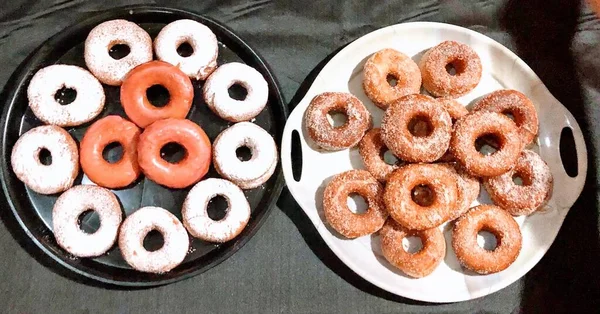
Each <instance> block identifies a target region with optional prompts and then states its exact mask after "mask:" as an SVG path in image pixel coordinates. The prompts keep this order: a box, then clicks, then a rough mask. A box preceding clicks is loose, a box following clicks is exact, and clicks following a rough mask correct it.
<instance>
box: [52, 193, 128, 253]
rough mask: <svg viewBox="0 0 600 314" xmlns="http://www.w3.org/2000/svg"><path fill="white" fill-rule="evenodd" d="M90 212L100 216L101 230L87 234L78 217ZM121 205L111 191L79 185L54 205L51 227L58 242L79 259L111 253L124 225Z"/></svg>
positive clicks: (63, 195)
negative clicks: (110, 250)
mask: <svg viewBox="0 0 600 314" xmlns="http://www.w3.org/2000/svg"><path fill="white" fill-rule="evenodd" d="M88 210H93V211H95V212H96V213H97V214H98V216H99V217H100V228H98V230H96V232H94V233H91V234H89V233H86V232H84V231H83V230H81V228H80V226H79V222H78V220H79V216H80V215H81V214H83V213H84V212H86V211H88ZM121 219H122V213H121V206H120V205H119V201H118V200H117V197H116V196H115V195H114V194H113V193H112V192H110V191H109V190H107V189H105V188H102V187H99V186H95V185H77V186H74V187H72V188H70V189H68V190H67V191H66V192H65V193H63V194H62V195H61V196H60V197H59V198H58V199H57V200H56V203H54V208H53V209H52V227H53V229H54V237H55V238H56V242H57V243H58V245H60V246H61V247H62V248H63V249H65V250H67V251H68V252H69V253H71V254H73V255H75V256H79V257H91V256H99V255H102V254H104V253H106V251H108V250H109V249H110V248H111V247H112V246H113V244H114V243H115V240H116V239H117V232H118V231H119V225H121Z"/></svg>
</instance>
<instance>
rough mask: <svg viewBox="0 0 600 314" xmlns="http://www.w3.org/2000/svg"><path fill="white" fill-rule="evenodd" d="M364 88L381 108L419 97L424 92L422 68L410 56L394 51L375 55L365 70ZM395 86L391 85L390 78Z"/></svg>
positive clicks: (388, 50) (384, 50) (381, 51)
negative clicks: (413, 96) (405, 99)
mask: <svg viewBox="0 0 600 314" xmlns="http://www.w3.org/2000/svg"><path fill="white" fill-rule="evenodd" d="M363 73H364V79H363V89H364V90H365V94H366V95H367V97H369V99H371V100H372V101H373V103H374V104H375V105H377V106H378V107H379V108H381V109H386V108H387V106H388V104H389V103H390V102H392V101H394V100H396V99H398V98H400V97H402V96H406V95H410V94H418V93H419V92H420V90H421V71H420V70H419V66H418V65H417V64H416V63H415V62H414V61H413V60H412V59H411V58H410V57H409V56H407V55H405V54H403V53H402V52H399V51H397V50H394V49H390V48H387V49H382V50H380V51H378V52H376V53H374V54H373V55H372V56H371V57H370V58H369V59H368V60H367V62H366V63H365V66H364V68H363ZM389 77H392V78H393V79H394V80H395V81H396V83H395V85H390V83H389V82H388V78H389Z"/></svg>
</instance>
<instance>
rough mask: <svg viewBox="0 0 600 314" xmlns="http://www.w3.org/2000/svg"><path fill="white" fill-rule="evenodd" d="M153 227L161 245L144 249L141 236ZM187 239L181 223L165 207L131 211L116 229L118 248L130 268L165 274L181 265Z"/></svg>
mask: <svg viewBox="0 0 600 314" xmlns="http://www.w3.org/2000/svg"><path fill="white" fill-rule="evenodd" d="M152 230H156V231H158V232H160V233H161V235H162V237H163V242H164V243H163V246H162V247H161V248H160V249H158V250H156V251H148V250H146V249H145V248H144V238H145V237H146V235H148V233H149V232H150V231H152ZM189 243H190V239H189V238H188V234H187V232H186V231H185V228H184V227H183V225H182V224H181V222H180V221H179V220H178V219H177V217H175V216H174V215H173V214H171V213H170V212H168V211H167V210H166V209H164V208H160V207H154V206H147V207H142V208H140V209H138V210H136V211H135V212H134V213H133V214H130V215H129V216H128V217H127V218H126V219H125V221H124V222H123V224H122V225H121V228H120V230H119V249H120V250H121V254H122V255H123V258H124V259H125V261H126V262H127V264H129V266H131V267H132V268H133V269H136V270H138V271H142V272H147V273H165V272H168V271H170V270H171V269H173V268H175V267H177V265H179V264H181V262H182V261H183V259H184V258H185V256H186V255H187V252H188V248H189Z"/></svg>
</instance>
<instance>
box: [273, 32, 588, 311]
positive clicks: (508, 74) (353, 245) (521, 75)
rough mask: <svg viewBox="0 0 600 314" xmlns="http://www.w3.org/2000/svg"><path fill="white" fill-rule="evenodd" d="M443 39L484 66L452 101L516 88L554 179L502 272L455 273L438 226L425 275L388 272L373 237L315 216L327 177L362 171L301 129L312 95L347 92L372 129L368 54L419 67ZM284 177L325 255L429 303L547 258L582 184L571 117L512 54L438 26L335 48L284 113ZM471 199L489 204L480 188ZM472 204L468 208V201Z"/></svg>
mask: <svg viewBox="0 0 600 314" xmlns="http://www.w3.org/2000/svg"><path fill="white" fill-rule="evenodd" d="M444 40H455V41H459V42H462V43H465V44H467V45H469V46H471V47H472V48H473V49H475V51H476V52H477V53H478V54H479V56H480V58H481V62H482V65H483V75H482V79H481V82H480V83H479V85H478V86H477V88H475V90H473V91H472V92H470V93H469V94H468V95H466V96H464V97H461V98H459V99H458V100H459V101H460V102H461V103H462V104H464V105H468V104H470V103H471V102H472V101H473V100H475V99H478V98H480V97H481V96H482V95H485V94H487V93H489V92H492V91H494V90H497V89H501V88H509V89H516V90H518V91H521V92H522V93H524V94H525V95H527V96H528V97H529V98H530V99H531V100H532V101H533V103H534V104H535V106H536V109H537V111H538V115H539V121H540V128H539V137H538V139H537V144H536V145H535V146H534V147H533V148H532V149H533V150H535V151H537V152H538V153H539V154H540V155H541V156H542V158H543V159H544V160H545V161H546V162H547V163H548V165H549V166H550V169H551V171H552V174H553V176H554V193H553V195H552V197H551V199H550V200H549V202H548V204H547V206H546V207H545V208H544V209H543V210H541V211H540V212H538V213H535V214H533V215H531V216H529V217H518V218H516V220H517V222H518V223H519V225H520V226H521V231H522V234H523V248H522V250H521V253H520V255H519V257H518V258H517V260H516V261H515V262H514V264H512V265H511V266H510V267H509V268H507V269H506V270H504V271H502V272H499V273H496V274H491V275H485V276H484V275H477V274H475V273H472V272H469V271H466V270H464V269H462V268H461V267H460V265H459V263H458V261H457V259H456V256H455V254H454V252H453V251H452V247H451V242H450V238H451V230H450V228H449V226H447V225H443V226H441V227H440V228H443V230H444V231H445V236H446V241H447V247H448V249H447V252H446V258H445V260H444V262H443V263H441V264H440V266H439V267H438V268H437V269H436V270H435V271H434V272H433V273H432V274H431V275H429V276H427V277H425V278H421V279H411V278H409V277H407V276H405V275H403V274H402V272H400V271H398V270H396V269H395V268H394V267H392V266H391V265H390V264H389V263H388V262H387V261H386V260H385V258H383V256H382V254H381V250H380V248H379V239H378V236H377V235H374V236H366V237H362V238H358V239H355V240H348V239H345V238H342V237H341V236H340V235H338V234H337V233H336V232H335V231H334V230H332V229H331V228H330V227H329V226H327V224H326V221H325V220H324V218H323V215H322V197H323V195H322V194H323V189H324V187H325V185H326V184H327V182H328V181H329V179H330V178H331V177H332V176H334V175H336V174H338V173H341V172H343V171H346V170H350V169H364V166H363V164H362V161H361V159H360V156H359V154H358V150H357V149H356V148H353V149H349V150H342V151H339V152H324V151H322V150H319V149H318V148H316V146H315V145H314V143H313V142H312V141H311V139H310V138H309V137H308V135H307V132H306V130H305V128H304V127H303V123H302V121H303V116H304V112H305V110H306V108H307V106H308V105H309V103H310V101H311V100H312V98H313V97H314V96H316V95H317V94H320V93H322V92H326V91H339V92H350V93H352V94H354V95H355V96H357V97H358V98H359V99H360V100H361V101H363V103H364V104H365V105H366V106H367V108H369V110H370V112H371V114H372V116H373V120H374V125H375V126H379V125H380V121H381V117H382V114H383V111H382V110H381V109H379V108H377V107H376V106H375V105H373V103H372V102H371V101H370V100H369V98H368V97H367V96H366V95H365V94H364V92H363V89H362V79H363V75H362V68H363V65H364V63H365V61H366V60H367V58H368V57H369V56H371V54H373V53H374V52H376V51H378V50H380V49H383V48H394V49H397V50H399V51H402V52H403V53H405V54H407V55H409V56H413V59H414V60H415V61H417V62H418V60H419V58H420V57H421V55H422V53H423V52H424V51H425V50H427V49H429V48H430V47H433V46H435V45H437V44H438V43H440V42H442V41H444ZM564 127H570V128H571V129H572V131H573V135H574V139H575V145H576V151H577V152H576V153H577V160H578V165H577V167H578V176H577V177H573V178H572V177H569V176H568V175H567V173H566V172H565V170H564V167H563V165H562V162H561V158H560V152H559V142H560V134H561V131H562V129H563V128H564ZM294 131H298V132H299V134H300V143H301V145H300V147H301V149H302V164H303V169H302V172H301V178H300V181H299V182H296V181H295V180H294V177H293V174H292V161H291V141H292V140H291V138H292V132H294ZM281 159H282V163H283V173H284V175H285V180H286V183H287V186H288V188H289V190H290V192H291V194H292V195H293V196H294V198H295V199H296V201H297V202H298V204H299V205H300V207H301V208H302V209H303V210H304V211H305V212H306V215H307V216H308V217H309V218H310V220H311V221H312V223H313V224H314V225H315V227H316V229H317V231H318V232H319V234H320V235H321V237H323V239H324V240H325V243H327V245H328V246H329V247H330V248H331V250H332V251H333V252H334V253H335V254H336V255H337V256H338V257H339V258H340V259H341V260H342V261H343V262H344V263H345V264H346V265H348V267H350V268H351V269H352V270H353V271H354V272H356V273H357V274H358V275H360V276H361V277H363V278H364V279H366V280H368V281H370V282H371V283H373V284H374V285H376V286H378V287H380V288H382V289H385V290H387V291H389V292H391V293H394V294H397V295H400V296H403V297H407V298H411V299H415V300H421V301H428V302H457V301H464V300H470V299H475V298H478V297H482V296H485V295H488V294H491V293H493V292H495V291H498V290H500V289H502V288H504V287H506V286H508V285H509V284H511V283H513V282H515V281H516V280H518V279H519V278H521V277H522V276H523V275H525V274H526V273H527V272H528V271H529V270H530V269H531V268H533V266H534V265H535V264H537V262H538V261H539V260H540V259H541V258H542V256H543V255H544V254H545V253H546V251H547V250H548V248H549V247H550V245H551V244H552V242H553V241H554V238H555V237H556V235H557V233H558V230H559V229H560V226H561V224H562V222H563V220H564V218H565V216H566V215H567V212H568V211H569V209H570V207H571V206H572V205H573V203H574V202H575V200H576V199H577V197H578V196H579V194H580V193H581V190H582V189H583V185H584V183H585V177H586V171H587V152H586V147H585V143H584V140H583V136H582V134H581V129H580V128H579V125H578V124H577V122H576V121H575V118H574V117H573V116H572V115H571V113H570V112H569V111H568V110H567V109H566V108H565V107H564V106H563V105H562V104H561V103H559V102H558V101H557V100H556V99H555V98H554V97H553V96H552V95H551V94H550V92H549V91H548V89H547V88H546V87H545V86H544V84H543V83H542V82H541V80H540V79H539V78H538V76H537V75H536V74H535V73H534V72H533V71H532V70H531V68H529V66H527V64H525V62H523V61H522V60H521V59H519V57H517V56H516V55H515V54H514V53H512V52H511V51H510V50H509V49H507V48H506V47H504V46H502V45H500V44H499V43H498V42H496V41H494V40H492V39H491V38H489V37H487V36H484V35H482V34H480V33H477V32H475V31H472V30H469V29H466V28H462V27H458V26H454V25H448V24H441V23H430V22H416V23H405V24H398V25H393V26H389V27H386V28H382V29H379V30H377V31H374V32H372V33H370V34H367V35H365V36H363V37H361V38H359V39H357V40H356V41H354V42H353V43H351V44H349V45H348V46H347V47H345V48H344V49H343V50H341V51H340V52H339V53H338V54H337V55H336V56H335V57H333V58H332V59H331V61H329V63H327V65H326V66H325V67H324V68H323V70H322V71H321V72H320V73H319V75H318V76H317V78H316V79H315V81H314V82H313V84H312V86H311V88H310V89H309V90H308V92H307V93H306V95H305V96H304V99H302V101H301V102H300V103H299V104H298V106H297V107H296V108H295V109H294V111H293V112H292V114H291V115H290V117H289V119H288V121H287V124H286V126H285V129H284V132H283V141H282V145H281ZM482 191H483V192H482V193H481V195H480V197H479V199H478V202H486V203H489V199H488V197H487V195H486V193H485V191H484V190H483V188H482ZM473 205H475V204H473Z"/></svg>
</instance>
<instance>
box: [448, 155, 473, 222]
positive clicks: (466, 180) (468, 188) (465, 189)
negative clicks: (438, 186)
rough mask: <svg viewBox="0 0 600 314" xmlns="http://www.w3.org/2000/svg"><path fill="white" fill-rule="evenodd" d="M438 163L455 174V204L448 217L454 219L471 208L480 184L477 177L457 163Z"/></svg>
mask: <svg viewBox="0 0 600 314" xmlns="http://www.w3.org/2000/svg"><path fill="white" fill-rule="evenodd" d="M439 165H440V166H443V167H445V168H446V169H448V170H450V172H452V174H454V175H455V176H456V186H457V192H458V193H457V194H456V206H454V207H452V213H451V214H450V219H449V220H454V219H456V218H458V217H460V216H462V215H463V214H464V213H466V212H467V211H468V210H469V209H470V208H471V204H472V203H473V202H474V201H475V200H476V199H477V197H478V196H479V191H480V189H481V184H480V183H479V179H478V178H477V177H474V176H472V175H470V174H469V173H467V172H466V171H465V170H464V169H463V168H462V167H461V166H460V165H459V164H457V163H439Z"/></svg>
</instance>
